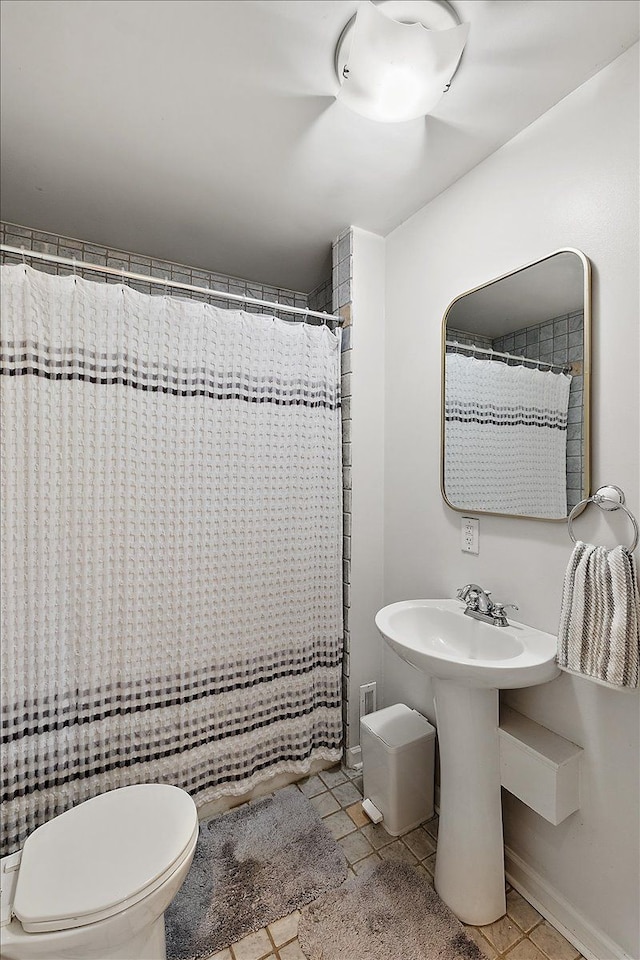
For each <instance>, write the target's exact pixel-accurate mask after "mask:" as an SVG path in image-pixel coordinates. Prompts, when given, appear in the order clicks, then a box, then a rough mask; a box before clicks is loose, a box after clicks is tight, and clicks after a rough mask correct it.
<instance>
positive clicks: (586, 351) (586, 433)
mask: <svg viewBox="0 0 640 960" xmlns="http://www.w3.org/2000/svg"><path fill="white" fill-rule="evenodd" d="M561 253H573V254H575V255H576V256H577V257H578V258H579V259H580V261H581V263H582V268H583V287H582V292H583V307H584V315H583V332H584V347H583V377H584V380H583V395H582V396H583V401H582V440H583V447H582V451H583V465H582V491H581V497H580V499H581V500H582V499H584V498H586V497H588V496H589V492H590V485H591V317H592V313H591V263H590V261H589V258H588V257H587V256H585V254H584V253H583V252H582V251H581V250H578V249H576V248H575V247H561V248H560V249H559V250H554V251H553V253H550V254H548V255H547V256H545V257H540V259H539V260H534V261H532V262H531V263H527V264H524V265H523V266H522V267H518V268H517V269H516V270H509V271H508V272H507V273H503V274H502V275H501V276H499V277H495V278H494V279H493V280H489V281H487V282H486V283H482V284H479V285H478V286H477V287H473V288H472V289H470V290H466V291H465V292H464V293H461V294H459V295H458V296H457V297H455V298H454V299H453V300H452V301H451V303H450V304H449V305H448V307H447V309H446V310H445V312H444V316H443V318H442V339H441V372H440V377H441V389H440V492H441V494H442V499H443V500H444V502H445V503H446V504H447V506H448V507H450V509H451V510H455V511H456V513H464V514H469V513H473V514H478V515H484V516H491V517H513V518H514V519H519V520H543V521H546V522H548V523H549V522H550V523H566V522H567V519H568V514H569V512H570V511H569V510H568V511H567V516H566V517H537V516H528V515H527V514H515V513H503V512H500V511H493V510H476V509H474V508H473V507H469V506H465V507H460V506H456V504H454V503H451V501H450V500H449V498H448V497H447V494H446V489H445V441H446V438H445V429H446V421H445V358H446V340H447V318H448V316H449V314H450V313H451V311H452V309H453V307H454V306H455V304H457V303H458V302H459V301H460V300H462V299H463V297H467V296H469V295H470V294H472V293H477V292H478V291H479V290H484V289H485V288H486V287H490V286H492V285H493V284H495V283H499V282H500V281H501V280H506V279H508V278H509V277H513V276H515V275H516V274H518V273H521V272H522V271H523V270H528V269H530V268H531V267H535V266H537V265H538V264H542V263H544V262H545V260H549V259H551V257H555V256H557V255H558V254H561ZM550 319H551V318H550ZM525 359H526V358H525Z"/></svg>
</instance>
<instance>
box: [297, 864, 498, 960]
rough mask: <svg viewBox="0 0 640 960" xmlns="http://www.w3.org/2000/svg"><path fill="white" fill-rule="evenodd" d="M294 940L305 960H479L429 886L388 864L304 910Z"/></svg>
mask: <svg viewBox="0 0 640 960" xmlns="http://www.w3.org/2000/svg"><path fill="white" fill-rule="evenodd" d="M298 940H299V942H300V946H301V947H302V950H303V952H304V954H305V956H306V957H308V958H309V960H347V958H348V960H483V954H482V953H481V952H480V950H479V948H478V947H477V946H476V944H475V943H474V942H473V940H471V939H469V937H468V936H467V935H466V933H465V932H464V927H463V926H462V924H461V923H460V921H459V920H458V918H457V917H455V916H454V915H453V913H452V912H451V910H449V908H448V907H447V906H446V905H445V904H444V903H443V902H442V900H441V899H440V897H439V896H438V894H437V893H436V892H435V890H434V889H433V887H431V886H430V885H429V884H428V883H427V881H426V880H425V879H424V878H423V877H421V876H420V874H419V873H417V871H416V870H414V869H413V867H409V866H407V865H406V864H404V863H395V862H393V861H387V862H385V863H381V864H379V865H378V866H376V867H374V868H373V870H372V871H371V872H370V873H365V874H361V875H360V876H358V877H355V878H354V879H352V880H349V881H347V883H344V884H343V885H342V886H341V887H340V889H339V890H336V891H331V892H330V893H325V894H323V895H322V896H321V897H320V898H319V899H318V900H316V901H315V903H312V904H310V905H309V906H308V907H305V908H304V910H303V911H302V916H301V919H300V925H299V927H298Z"/></svg>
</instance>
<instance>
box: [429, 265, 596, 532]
mask: <svg viewBox="0 0 640 960" xmlns="http://www.w3.org/2000/svg"><path fill="white" fill-rule="evenodd" d="M443 348H444V349H443V425H442V428H443V444H442V471H441V475H442V492H443V496H444V498H445V500H446V502H447V503H448V504H449V506H451V507H453V508H454V509H457V510H470V511H474V512H484V513H499V514H507V515H511V516H524V517H533V518H537V519H552V520H561V519H565V518H566V517H567V515H568V514H569V512H570V511H571V508H572V507H573V506H575V504H576V503H577V502H578V501H579V500H581V499H583V497H586V496H588V492H589V489H588V488H589V430H588V424H589V412H588V411H589V362H590V359H589V350H590V267H589V261H588V260H587V258H586V257H585V256H584V254H582V253H580V251H577V250H560V251H558V252H556V253H554V254H552V255H551V256H549V257H546V258H545V259H544V260H540V261H538V262H536V263H533V264H530V265H528V266H525V267H522V268H521V269H520V270H517V271H515V272H514V273H511V274H508V275H507V276H504V277H500V278H498V279H497V280H494V281H491V282H490V283H488V284H485V285H483V286H482V287H479V288H477V289H476V290H472V291H470V292H468V293H466V294H463V295H462V296H460V297H458V298H457V299H456V300H454V301H453V303H452V304H451V306H450V307H449V308H448V310H447V312H446V314H445V317H444V321H443Z"/></svg>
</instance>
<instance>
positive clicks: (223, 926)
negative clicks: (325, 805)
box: [165, 787, 347, 960]
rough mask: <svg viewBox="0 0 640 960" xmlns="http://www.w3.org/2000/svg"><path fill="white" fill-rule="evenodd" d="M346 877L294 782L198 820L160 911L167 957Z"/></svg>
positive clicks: (184, 958) (297, 903)
mask: <svg viewBox="0 0 640 960" xmlns="http://www.w3.org/2000/svg"><path fill="white" fill-rule="evenodd" d="M346 875H347V863H346V860H345V857H344V854H343V852H342V848H341V847H340V845H339V844H337V843H336V841H335V840H334V839H333V837H332V836H331V834H330V833H329V830H328V829H327V827H326V826H325V825H324V824H323V823H322V821H321V820H320V818H319V817H318V814H317V813H316V811H315V809H314V807H313V806H312V804H311V803H309V801H308V800H307V798H306V797H304V796H303V795H302V794H301V793H300V791H299V790H298V789H297V788H296V787H285V788H284V790H279V791H278V792H277V793H274V794H273V795H271V796H269V797H262V798H261V799H259V800H254V801H253V802H251V803H248V804H246V805H244V806H242V807H239V808H238V809H237V810H233V811H232V812H231V813H227V814H225V815H224V816H221V817H216V818H215V819H214V820H210V821H208V822H205V823H202V824H201V825H200V837H199V839H198V843H197V846H196V852H195V855H194V858H193V864H192V866H191V869H190V871H189V873H188V875H187V879H186V880H185V882H184V885H183V886H182V889H181V890H180V891H179V893H178V895H177V897H176V898H175V900H174V901H173V903H172V904H171V906H170V907H169V909H168V910H167V912H166V914H165V930H166V937H167V957H168V958H169V960H200V958H203V957H209V956H210V955H211V954H212V953H217V952H218V951H219V950H222V949H223V947H227V946H229V944H230V943H235V941H236V940H240V939H241V938H242V937H244V936H246V935H247V934H248V933H253V931H255V930H259V929H260V928H261V927H265V926H266V925H267V924H268V923H272V921H274V920H278V919H279V918H280V917H284V916H286V915H287V914H289V913H292V912H293V911H294V910H297V909H299V908H300V907H302V906H304V904H306V903H310V902H311V901H312V900H314V899H315V898H316V897H317V896H319V895H320V894H321V893H323V892H324V891H325V890H330V889H332V888H334V887H338V886H339V885H340V884H341V883H342V881H343V880H344V878H345V877H346Z"/></svg>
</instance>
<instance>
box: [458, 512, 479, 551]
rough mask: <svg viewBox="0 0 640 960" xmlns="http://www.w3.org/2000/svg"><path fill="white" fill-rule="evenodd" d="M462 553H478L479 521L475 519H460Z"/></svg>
mask: <svg viewBox="0 0 640 960" xmlns="http://www.w3.org/2000/svg"><path fill="white" fill-rule="evenodd" d="M461 549H462V552H463V553H480V521H479V520H478V518H477V517H463V518H462V545H461Z"/></svg>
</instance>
